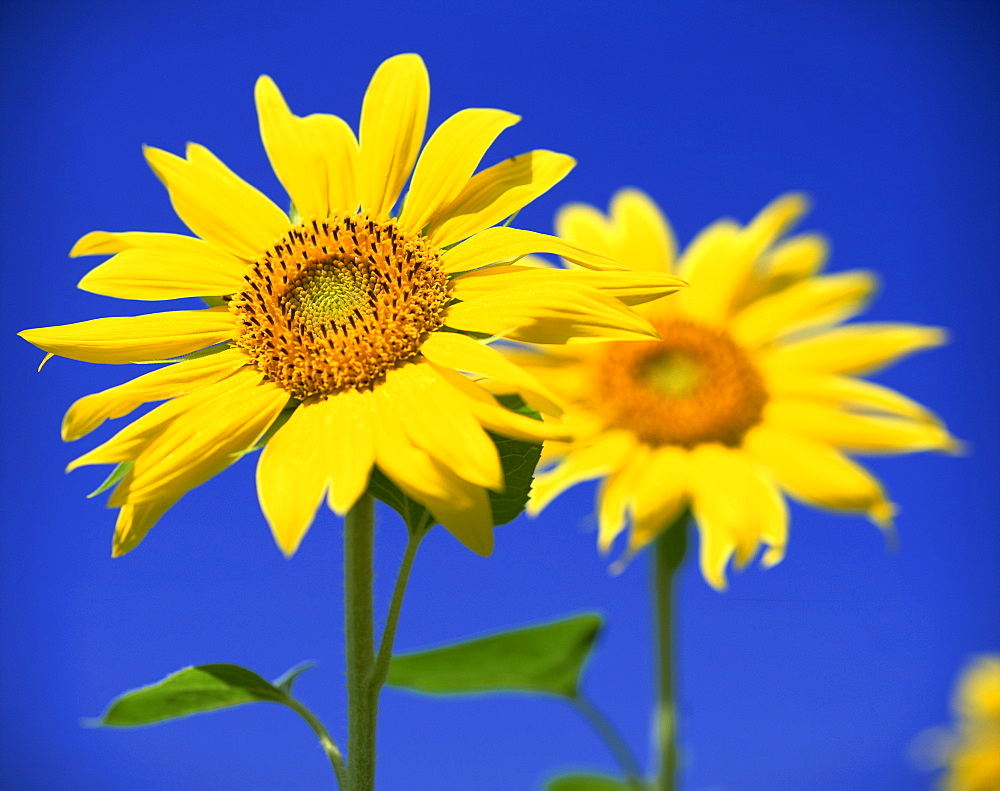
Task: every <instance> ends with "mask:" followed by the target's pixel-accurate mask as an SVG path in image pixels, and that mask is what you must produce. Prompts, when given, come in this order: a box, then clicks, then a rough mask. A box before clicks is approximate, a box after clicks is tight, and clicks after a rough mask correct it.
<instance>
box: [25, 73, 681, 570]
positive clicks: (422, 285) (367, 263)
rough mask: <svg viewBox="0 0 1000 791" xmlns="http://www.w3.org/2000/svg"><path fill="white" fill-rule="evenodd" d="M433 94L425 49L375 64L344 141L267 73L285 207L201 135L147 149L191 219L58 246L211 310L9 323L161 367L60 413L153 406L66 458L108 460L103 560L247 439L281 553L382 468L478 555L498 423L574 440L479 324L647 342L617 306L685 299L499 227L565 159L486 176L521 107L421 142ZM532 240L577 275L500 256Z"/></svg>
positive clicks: (79, 353)
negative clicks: (517, 400) (179, 231)
mask: <svg viewBox="0 0 1000 791" xmlns="http://www.w3.org/2000/svg"><path fill="white" fill-rule="evenodd" d="M429 91H430V88H429V80H428V77H427V71H426V69H425V67H424V64H423V61H422V60H421V59H420V58H419V57H418V56H417V55H413V54H406V55H399V56H396V57H394V58H390V59H389V60H387V61H385V62H384V63H382V64H381V65H380V66H379V67H378V69H377V70H376V72H375V75H374V76H373V78H372V81H371V83H370V85H369V87H368V90H367V92H366V94H365V99H364V103H363V105H362V109H361V119H360V124H359V134H358V135H357V136H355V133H354V131H353V129H352V128H351V126H350V125H349V124H347V123H346V122H345V121H343V120H342V119H340V118H338V117H337V116H333V115H325V114H313V115H308V116H304V117H303V116H298V115H295V114H294V113H292V112H291V110H290V109H289V107H288V105H287V104H286V102H285V100H284V98H283V97H282V95H281V92H280V91H279V90H278V88H277V86H276V85H275V83H274V81H273V80H272V79H271V78H270V77H267V76H263V77H261V78H260V79H259V80H258V81H257V85H256V88H255V99H256V104H257V112H258V116H259V120H260V134H261V138H262V140H263V143H264V148H265V150H266V152H267V156H268V158H269V159H270V162H271V165H272V167H273V169H274V171H275V173H276V175H277V176H278V179H279V181H280V182H281V184H282V185H283V186H284V188H285V189H286V191H287V192H288V196H289V198H290V199H291V205H292V206H293V207H294V208H293V210H292V211H291V212H290V213H286V212H284V211H283V210H282V209H280V208H279V207H278V205H276V204H275V203H274V202H272V201H271V200H270V198H268V197H266V196H265V195H263V194H262V193H261V192H259V191H257V190H256V189H255V188H254V187H252V186H251V185H250V184H248V183H246V182H245V181H243V180H242V179H241V178H239V177H238V176H237V175H236V174H235V173H233V172H232V171H231V170H230V169H229V168H227V167H226V166H225V165H224V164H223V163H222V162H221V161H220V160H219V159H218V158H217V157H215V156H214V155H213V154H212V153H211V152H210V151H208V150H207V149H206V148H204V147H202V146H199V145H196V144H190V145H189V146H188V148H187V151H186V155H185V156H183V157H181V156H176V155H174V154H171V153H169V152H167V151H163V150H160V149H156V148H146V149H145V155H146V159H147V161H148V162H149V164H150V166H151V167H152V169H153V171H154V172H155V173H156V175H157V176H158V177H159V178H160V180H161V181H162V182H163V184H164V185H165V186H166V188H167V191H168V193H169V195H170V200H171V202H172V203H173V206H174V209H175V210H176V212H177V214H178V215H179V216H180V218H181V219H182V220H183V221H184V222H185V223H186V224H187V226H188V227H189V228H190V229H191V231H192V232H193V235H191V236H185V235H174V234H165V233H143V232H124V233H109V232H105V231H95V232H93V233H90V234H87V235H86V236H84V237H83V238H82V239H81V240H80V241H79V242H78V243H77V245H76V246H75V247H74V249H73V251H72V255H107V254H112V257H111V258H110V259H108V260H106V261H104V262H103V263H101V264H100V265H98V266H97V267H96V268H94V269H93V270H91V271H90V272H89V273H88V274H87V275H86V276H85V277H84V278H83V279H82V280H81V282H80V287H81V288H83V289H85V290H88V291H92V292H95V293H98V294H104V295H107V296H111V297H118V298H124V299H139V300H160V299H173V298H185V297H204V298H206V299H210V304H212V305H213V307H209V308H207V309H202V310H177V311H170V312H163V313H153V314H147V315H144V316H137V317H121V318H118V317H113V318H103V319H95V320H92V321H84V322H79V323H76V324H69V325H63V326H59V327H45V328H40V329H33V330H25V331H24V332H22V333H21V335H22V336H23V337H24V338H26V339H27V340H28V341H30V342H31V343H34V344H35V345H36V346H39V347H40V348H41V349H43V350H45V351H46V352H48V353H49V354H55V355H61V356H64V357H69V358H72V359H76V360H82V361H86V362H97V363H150V362H164V361H166V362H167V363H168V364H167V365H165V366H164V367H162V368H158V369H155V370H152V371H150V372H149V373H145V374H143V375H142V376H139V377H138V378H136V379H134V380H132V381H130V382H127V383H125V384H123V385H120V386H118V387H112V388H110V389H108V390H105V391H103V392H101V393H95V394H93V395H89V396H86V397H84V398H82V399H80V400H78V401H77V402H76V403H74V404H73V406H72V407H71V408H70V410H69V412H68V413H67V415H66V418H65V420H64V423H63V436H64V437H65V438H66V439H68V440H73V439H77V438H79V437H81V436H83V435H85V434H87V433H88V432H90V431H92V430H93V429H94V428H96V427H97V426H99V425H100V424H101V423H102V422H103V421H104V420H105V419H108V418H118V417H123V416H125V415H127V414H129V413H131V412H132V411H133V410H135V409H136V408H137V407H139V406H141V405H143V404H146V403H149V402H155V401H164V402H165V403H163V404H161V405H160V406H158V407H156V408H155V409H153V410H152V411H150V412H148V413H147V414H144V415H143V416H141V417H140V418H138V419H137V420H135V421H134V422H132V423H131V424H129V425H127V426H125V427H124V428H123V429H122V430H121V431H119V432H118V433H117V434H115V435H114V436H113V437H112V438H111V439H110V440H108V441H107V442H105V443H103V444H102V445H99V446H98V447H97V448H95V449H93V450H91V451H90V452H88V453H86V454H84V455H83V456H81V457H80V458H78V459H77V460H76V461H74V462H73V463H72V464H71V465H70V466H71V468H72V467H77V466H80V465H84V464H116V465H118V467H117V469H116V472H115V473H114V475H113V476H112V482H114V483H115V484H116V485H115V489H114V491H113V493H112V495H111V499H110V504H111V505H112V506H115V507H120V512H119V517H118V523H117V527H116V531H115V540H114V550H113V551H114V554H116V555H118V554H123V553H125V552H127V551H129V550H131V549H132V548H134V547H135V546H136V545H137V544H138V543H139V542H140V541H141V540H142V538H143V537H144V536H145V535H146V533H147V531H148V530H149V529H150V527H151V526H152V525H153V524H154V523H155V522H156V521H157V520H158V519H159V518H160V517H161V516H162V515H163V514H164V512H165V511H166V510H167V509H169V508H170V507H171V506H172V505H173V504H174V503H175V502H176V501H177V500H178V499H179V498H180V497H181V496H183V494H184V493H185V492H187V491H189V490H190V489H191V488H193V487H195V486H198V485H200V484H201V483H203V482H205V481H206V480H208V479H209V478H211V477H212V476H213V475H215V474H216V473H218V472H220V471H221V470H223V469H225V468H226V467H227V466H228V465H229V464H231V463H232V462H233V461H234V460H235V459H237V458H239V457H240V456H242V455H244V454H245V453H247V452H248V451H249V450H252V449H255V448H256V446H257V445H258V443H261V442H266V446H265V447H264V449H263V451H262V453H261V455H260V460H259V463H258V467H257V489H258V495H259V498H260V502H261V506H262V508H263V511H264V514H265V516H266V518H267V520H268V522H269V523H270V525H271V528H272V531H273V533H274V536H275V538H276V540H277V542H278V544H279V546H280V547H281V548H282V550H284V551H285V552H286V553H288V554H291V553H292V552H294V551H295V549H296V548H297V547H298V545H299V542H300V541H301V540H302V537H303V536H304V534H305V532H306V530H307V529H308V527H309V525H310V524H311V522H312V520H313V516H314V514H315V512H316V510H317V508H318V506H319V504H320V503H321V502H322V501H323V500H324V499H325V500H326V501H327V503H328V504H329V505H330V507H331V508H332V509H333V510H334V511H336V512H337V513H340V514H343V513H345V512H346V511H347V510H348V509H349V508H350V507H351V506H352V505H353V504H354V503H355V502H356V501H357V499H358V498H359V497H360V496H361V495H362V494H363V493H364V492H365V491H366V489H367V487H368V482H369V477H370V475H371V472H372V470H373V469H374V468H376V467H377V468H378V469H379V470H380V471H381V472H382V473H384V475H385V476H387V477H388V478H389V479H390V480H391V481H392V482H393V483H394V484H395V485H396V486H398V487H399V488H400V489H401V490H402V491H403V492H404V493H405V494H406V495H408V496H409V497H410V498H412V499H414V500H416V501H417V502H418V503H420V504H421V505H423V506H424V507H425V508H427V509H428V510H429V511H430V513H431V514H432V516H433V518H434V519H435V520H436V521H437V522H440V523H441V524H443V525H444V526H445V527H446V528H447V529H448V530H450V531H451V532H452V533H454V534H455V535H456V536H457V537H458V538H459V540H461V541H462V542H463V543H464V544H466V545H467V546H468V547H470V548H471V549H473V550H474V551H476V552H479V553H481V554H488V553H489V552H490V550H491V548H492V541H493V535H492V525H493V515H492V513H491V509H490V505H489V498H488V496H487V492H488V491H489V490H492V491H500V490H502V489H503V488H504V485H505V483H504V474H503V470H502V466H501V464H500V459H499V456H498V452H497V448H496V445H495V443H494V442H493V440H492V439H491V438H490V434H489V433H488V432H492V433H493V434H496V435H500V436H504V437H513V438H517V439H522V440H526V441H530V442H535V443H538V442H541V441H542V440H544V439H552V438H566V436H567V434H566V431H565V429H563V428H561V427H559V426H557V425H556V424H555V423H553V422H552V420H551V418H553V417H554V416H556V415H558V414H559V412H560V410H561V407H560V405H559V404H558V403H557V399H556V398H555V397H554V396H553V394H552V393H551V392H550V391H549V390H548V389H547V388H546V387H545V386H544V385H542V384H541V383H540V382H538V381H537V380H536V379H535V378H534V377H533V376H531V375H530V374H529V373H528V372H526V371H524V370H523V369H521V368H519V367H517V366H516V365H514V364H512V363H511V362H509V361H508V360H506V359H505V358H504V357H503V356H502V355H501V354H500V353H499V352H497V351H495V350H494V349H492V348H491V347H490V346H489V345H488V343H485V342H481V341H479V340H476V339H477V338H495V337H506V338H511V339H517V340H523V341H527V342H530V343H540V344H562V343H577V342H579V343H589V342H593V341H603V340H608V339H634V338H651V337H655V336H656V330H655V329H654V328H653V326H652V324H651V323H650V322H649V320H648V319H645V318H643V317H641V316H638V315H637V314H635V313H634V312H632V311H631V310H630V309H629V308H628V307H626V305H625V303H626V302H628V303H629V304H635V303H639V302H642V301H646V300H649V299H656V298H659V297H661V296H663V295H665V294H668V293H671V292H673V291H675V290H676V289H677V288H678V286H679V284H680V281H679V280H678V279H677V278H676V277H673V276H671V275H669V274H667V273H665V272H660V273H646V274H635V273H632V272H630V271H629V270H627V269H626V268H624V267H623V266H622V265H621V264H619V263H617V262H616V261H615V260H613V259H612V258H611V257H609V256H607V255H605V254H601V253H595V252H594V251H591V250H588V249H586V248H585V247H583V246H580V245H574V244H571V243H568V242H566V241H565V240H563V239H559V238H557V237H553V236H546V235H544V234H538V233H532V232H529V231H524V230H519V229H517V228H511V227H507V226H499V227H494V226H497V224H498V223H500V222H502V221H503V220H505V219H506V218H509V217H510V216H511V215H513V214H516V213H517V212H518V211H519V210H520V209H521V208H522V207H523V206H525V205H526V204H528V203H530V202H531V201H532V200H534V199H535V198H537V197H538V196H539V195H541V194H543V193H544V192H546V191H547V190H548V189H550V188H551V187H552V186H553V185H555V184H556V183H558V182H559V181H560V180H561V179H562V178H563V177H564V176H565V175H566V174H567V173H568V172H569V171H570V169H571V168H572V167H573V165H574V162H573V160H572V158H570V157H568V156H566V155H564V154H557V153H554V152H551V151H545V150H538V151H530V152H527V153H526V154H522V155H520V156H516V157H511V158H509V159H506V160H504V161H502V162H500V163H499V164H496V165H493V166H492V167H487V168H485V169H482V170H478V172H477V169H478V168H479V165H480V161H481V160H482V158H483V156H484V155H485V154H486V152H487V150H488V149H489V147H490V146H491V144H492V143H493V141H494V140H495V139H496V137H497V136H498V135H499V134H500V133H501V132H502V131H503V130H504V129H506V128H508V127H509V126H511V125H512V124H514V123H517V122H518V121H519V120H520V119H519V118H518V116H516V115H513V114H512V113H508V112H505V111H503V110H496V109H484V108H476V109H467V110H461V111H459V112H457V113H456V114H454V115H453V116H451V117H450V118H448V119H447V120H446V121H445V122H444V123H442V124H441V125H440V126H439V127H438V128H437V129H436V130H435V131H434V132H433V134H431V135H430V137H429V139H428V140H427V141H426V143H424V132H425V127H426V121H427V109H428V101H429ZM407 186H408V189H407V193H406V199H405V200H404V201H402V204H401V205H400V196H401V195H402V194H403V190H404V188H405V187H407ZM532 252H548V253H555V254H558V255H562V256H565V257H566V258H567V259H569V260H572V261H574V262H575V263H576V264H577V265H578V266H579V267H581V269H580V271H576V272H563V273H559V276H558V277H556V278H552V277H551V275H552V274H554V273H551V272H550V273H542V274H543V275H545V276H544V277H542V278H539V277H538V276H537V275H538V274H539V273H537V272H533V271H530V270H529V269H528V268H527V267H518V266H501V265H498V264H506V263H508V262H511V261H514V260H516V259H518V258H520V257H521V256H523V255H525V254H527V253H532ZM602 278H603V279H602ZM481 379H490V380H494V381H496V382H500V383H503V384H504V385H505V386H507V387H509V388H512V389H514V390H515V391H517V392H518V393H520V394H522V395H523V396H524V398H525V399H526V400H529V401H530V402H531V403H532V404H535V405H537V406H538V407H539V408H540V409H541V410H542V411H543V412H545V413H546V414H547V415H548V417H549V420H534V419H532V418H530V417H527V416H525V415H522V414H517V413H514V412H511V411H509V410H507V409H505V408H504V407H503V406H502V405H501V404H500V403H499V402H498V401H497V400H496V398H494V396H493V395H492V394H491V391H490V390H488V389H486V388H485V387H484V386H483V385H482V384H480V382H479V380H481Z"/></svg>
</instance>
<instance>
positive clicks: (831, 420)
mask: <svg viewBox="0 0 1000 791" xmlns="http://www.w3.org/2000/svg"><path fill="white" fill-rule="evenodd" d="M764 419H765V421H766V422H767V423H768V424H771V425H773V426H775V427H776V428H780V429H784V430H786V431H789V432H793V433H795V434H800V435H802V436H805V437H811V438H812V439H816V440H819V441H820V442H824V443H827V444H830V445H833V446H835V447H837V448H840V449H842V450H846V451H849V452H852V453H914V452H916V451H921V450H944V451H955V450H957V443H956V442H955V440H954V439H953V438H952V437H951V436H950V435H949V434H948V432H947V430H946V429H945V428H943V427H942V426H941V425H940V424H938V423H929V422H926V421H918V420H911V419H909V418H903V417H895V416H889V415H886V416H879V415H859V414H854V413H851V412H847V411H845V410H843V409H838V408H837V407H834V406H831V405H829V404H823V403H817V402H812V401H803V400H798V399H792V398H779V399H774V400H773V401H771V403H769V404H768V406H767V408H766V411H765V413H764Z"/></svg>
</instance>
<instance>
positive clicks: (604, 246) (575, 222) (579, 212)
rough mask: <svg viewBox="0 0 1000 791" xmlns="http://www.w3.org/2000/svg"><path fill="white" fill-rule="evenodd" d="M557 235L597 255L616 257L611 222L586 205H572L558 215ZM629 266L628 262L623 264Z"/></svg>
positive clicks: (562, 209)
mask: <svg viewBox="0 0 1000 791" xmlns="http://www.w3.org/2000/svg"><path fill="white" fill-rule="evenodd" d="M555 228H556V235H557V236H559V237H562V238H563V239H566V240H567V241H569V242H572V243H573V244H575V245H579V246H580V247H583V248H585V249H587V250H593V251H594V252H595V253H600V254H601V255H604V256H607V257H608V258H613V257H614V249H615V245H614V233H613V231H612V229H611V223H610V221H609V220H608V219H607V218H606V217H605V216H604V215H603V214H601V212H599V211H598V210H597V209H595V208H594V207H593V206H588V205H587V204H586V203H570V204H568V205H566V206H563V207H562V208H561V209H560V210H559V211H558V212H557V213H556V220H555ZM621 263H622V264H623V265H624V266H628V265H629V262H628V261H622V262H621Z"/></svg>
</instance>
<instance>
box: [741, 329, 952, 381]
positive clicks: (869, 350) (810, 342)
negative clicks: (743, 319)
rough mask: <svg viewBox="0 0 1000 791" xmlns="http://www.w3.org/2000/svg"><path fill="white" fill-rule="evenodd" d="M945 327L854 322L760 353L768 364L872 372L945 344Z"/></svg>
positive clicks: (853, 372)
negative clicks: (923, 350)
mask: <svg viewBox="0 0 1000 791" xmlns="http://www.w3.org/2000/svg"><path fill="white" fill-rule="evenodd" d="M946 340H947V336H946V335H945V332H944V330H942V329H939V328H937V327H922V326H919V325H916V324H889V323H884V324H851V325H848V326H846V327H837V328H836V329H832V330H829V331H826V332H823V333H821V334H819V335H816V336H814V337H811V338H806V339H804V340H801V341H796V342H795V343H789V344H787V345H785V346H781V347H779V348H776V349H774V350H769V351H767V352H766V353H763V354H761V355H760V356H759V358H758V362H759V363H760V364H761V365H763V366H764V367H765V368H769V369H770V368H781V369H789V368H792V369H796V370H799V371H816V372H818V373H827V374H865V373H872V372H874V371H877V370H879V369H880V368H884V367H885V366H887V365H890V364H892V363H894V362H896V360H898V359H900V358H901V357H906V356H907V355H910V354H913V353H914V352H918V351H920V350H921V349H930V348H933V347H935V346H941V345H942V344H944V343H945V342H946Z"/></svg>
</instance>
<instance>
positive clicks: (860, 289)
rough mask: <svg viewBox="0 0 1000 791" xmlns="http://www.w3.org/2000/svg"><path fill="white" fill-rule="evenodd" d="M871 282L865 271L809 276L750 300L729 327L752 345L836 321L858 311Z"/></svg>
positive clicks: (871, 279)
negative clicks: (779, 289) (777, 290)
mask: <svg viewBox="0 0 1000 791" xmlns="http://www.w3.org/2000/svg"><path fill="white" fill-rule="evenodd" d="M875 285H876V281H875V277H874V276H873V275H872V274H870V273H868V272H843V273H840V274H836V275H828V276H826V277H814V278H809V279H807V280H803V281H801V282H799V283H796V284H794V285H791V286H789V287H788V288H786V289H784V290H782V291H779V292H777V293H775V294H771V295H769V296H765V297H763V298H761V299H758V300H756V301H755V302H753V303H751V304H750V305H749V306H748V307H747V308H745V309H744V310H742V311H740V313H739V314H738V315H737V316H735V317H734V318H733V320H732V323H731V324H730V327H729V331H730V332H731V333H732V335H733V338H734V339H735V340H736V341H737V342H739V343H741V344H743V345H744V346H748V347H751V348H756V347H760V346H764V345H765V344H768V343H771V342H772V341H774V340H775V339H776V338H779V337H781V336H783V335H787V334H788V333H792V332H800V331H802V330H804V329H811V328H816V327H821V326H827V325H830V324H836V323H838V322H841V321H844V320H845V319H849V318H851V317H852V316H854V315H856V314H857V313H859V312H860V311H861V310H862V309H863V308H864V307H865V306H866V305H867V304H868V300H869V299H870V297H871V295H872V292H873V291H874V289H875Z"/></svg>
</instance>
